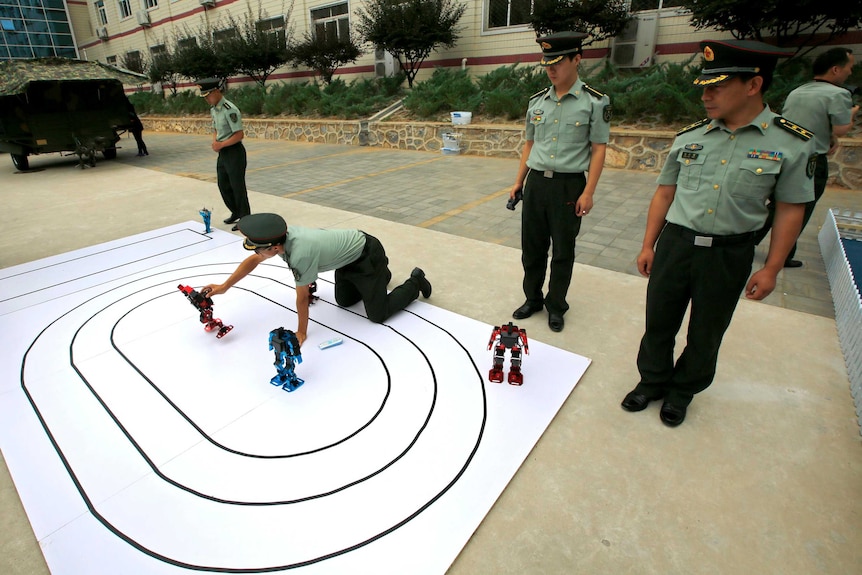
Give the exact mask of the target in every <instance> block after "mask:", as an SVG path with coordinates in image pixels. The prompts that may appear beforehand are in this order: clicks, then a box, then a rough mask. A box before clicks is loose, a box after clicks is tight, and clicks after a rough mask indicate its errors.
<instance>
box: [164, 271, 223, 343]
mask: <svg viewBox="0 0 862 575" xmlns="http://www.w3.org/2000/svg"><path fill="white" fill-rule="evenodd" d="M177 287H178V288H179V290H180V291H181V292H183V295H185V296H186V299H187V300H189V302H190V303H191V304H192V305H193V306H195V307H196V308H197V310H198V311H199V312H201V323H202V324H204V330H205V331H213V330H214V329H216V328H218V333H216V339H221V338H223V337H224V336H225V335H226V334H227V332H229V331H230V330H232V329H233V326H232V325H224V324H223V323H222V321H221V320H220V319H218V318H215V319H213V300H212V299H210V298H208V297H206V296H205V295H204V294H202V293H199V292H197V291H195V290H194V289H192V288H191V286H184V285H183V284H180V285H178V286H177Z"/></svg>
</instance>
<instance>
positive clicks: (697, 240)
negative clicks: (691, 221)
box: [694, 236, 712, 248]
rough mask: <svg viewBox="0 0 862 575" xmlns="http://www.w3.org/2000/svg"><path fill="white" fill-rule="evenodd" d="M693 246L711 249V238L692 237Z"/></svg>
mask: <svg viewBox="0 0 862 575" xmlns="http://www.w3.org/2000/svg"><path fill="white" fill-rule="evenodd" d="M694 245H696V246H700V247H702V248H711V247H712V238H711V237H709V236H694Z"/></svg>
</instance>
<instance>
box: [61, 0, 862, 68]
mask: <svg viewBox="0 0 862 575" xmlns="http://www.w3.org/2000/svg"><path fill="white" fill-rule="evenodd" d="M348 1H349V11H350V13H351V14H353V13H355V11H356V10H357V8H359V7H360V6H362V5H363V4H364V1H363V0H348ZM130 2H131V5H132V16H131V17H130V18H126V19H124V20H119V9H118V6H117V0H105V5H106V8H107V12H108V26H107V28H108V32H109V35H110V38H109V39H108V40H106V41H100V40H99V39H98V38H96V36H95V22H97V18H96V13H95V8H94V4H93V0H86V4H84V0H77V2H76V3H75V4H72V3H70V13H71V16H72V20H73V26H74V28H75V33H76V37H77V40H78V43H79V49H80V51H81V55H82V57H86V58H87V59H90V60H99V61H102V62H105V61H106V58H107V57H108V56H117V58H118V60H120V59H121V58H122V56H123V55H124V54H125V53H126V52H128V51H132V50H139V51H140V52H141V53H142V54H144V55H146V54H148V53H149V47H150V46H153V45H157V44H165V43H166V44H167V45H168V46H170V45H171V44H172V39H173V37H174V36H175V35H176V34H180V35H184V34H182V31H183V28H184V27H186V28H189V29H191V30H196V29H198V28H200V27H202V26H204V25H206V24H209V25H210V26H211V27H213V28H219V27H220V26H221V25H222V23H224V22H225V19H226V17H227V16H228V15H229V14H233V15H234V18H236V19H240V20H241V19H242V18H243V16H244V14H245V12H246V11H247V10H248V9H249V7H251V9H252V11H253V13H254V14H255V15H256V14H257V12H258V6H260V7H261V8H262V9H263V10H264V11H265V12H266V13H267V14H268V15H269V16H270V17H272V16H276V15H279V14H287V13H288V12H290V11H291V10H292V14H291V17H290V20H289V25H290V26H292V27H293V34H294V38H301V37H302V35H303V34H304V33H305V32H306V31H307V30H308V28H309V20H310V16H309V13H310V10H311V9H313V8H318V7H323V6H326V5H331V4H333V2H332V1H331V0H295V1H293V2H284V1H282V0H261V2H260V4H258V2H257V1H256V0H216V6H215V7H209V8H207V9H204V8H203V7H202V6H201V5H200V0H175V1H170V0H159V6H158V7H157V8H154V9H151V10H150V11H149V13H150V19H151V21H152V24H153V25H152V26H151V27H149V28H142V27H141V26H139V25H138V23H137V19H136V17H135V13H136V12H138V11H140V10H143V5H144V4H143V0H130ZM486 2H487V0H472V1H471V0H467V2H466V4H467V10H466V12H465V14H464V17H463V18H462V19H461V21H460V23H459V25H460V26H461V27H462V28H463V30H462V31H461V34H460V40H459V41H458V43H457V45H456V46H454V47H453V48H451V49H443V50H439V51H437V52H434V53H432V54H431V57H430V58H429V60H428V61H427V62H426V68H423V70H422V71H421V72H420V74H419V76H418V79H419V80H420V81H421V80H422V79H424V78H427V77H428V76H429V75H430V74H431V73H432V72H433V67H434V66H446V67H459V66H461V65H462V60H463V59H464V58H466V59H467V62H466V66H467V67H468V68H469V70H470V72H471V73H472V74H474V75H481V74H485V73H488V72H489V71H491V70H493V69H494V68H497V67H499V66H501V65H508V64H511V63H514V62H517V61H521V62H524V63H528V64H532V63H534V62H536V61H537V60H538V49H537V46H536V42H535V34H534V33H533V31H532V30H531V29H530V28H529V27H526V26H522V27H518V28H511V29H506V30H503V31H500V30H485V29H484V26H483V21H484V12H485V4H486ZM716 37H719V38H722V37H730V35H729V34H727V33H718V32H708V31H707V32H697V31H695V30H694V29H693V28H691V27H690V25H689V18H688V16H687V15H686V14H684V13H679V12H678V11H677V10H676V9H667V10H663V11H661V12H660V14H659V23H658V33H657V42H656V46H657V56H656V61H657V62H663V61H682V60H685V59H687V58H689V57H690V56H691V55H692V53H694V52H695V51H696V50H697V42H698V41H699V40H702V39H704V38H716ZM857 40H858V41H859V42H860V43H859V44H855V45H852V44H851V45H850V46H852V47H853V48H854V49H855V50H856V52H857V53H858V54H862V32H860V31H857V32H856V33H855V34H854V41H857ZM609 44H610V42H608V41H605V42H600V43H597V44H595V45H591V46H589V47H588V51H587V54H586V56H587V61H586V64H587V65H590V64H591V60H592V61H596V62H597V61H598V59H599V58H601V57H604V56H605V55H606V54H607V51H608V46H609ZM373 65H374V56H373V52H369V53H368V54H365V55H364V56H362V57H361V58H360V59H359V60H357V62H356V63H355V64H352V65H348V66H346V67H345V68H344V69H342V70H341V71H340V72H341V75H342V77H343V78H344V79H345V80H347V81H350V80H351V79H353V78H356V77H360V76H363V77H369V76H371V75H372V74H373V72H372V70H373ZM309 77H310V76H309V74H308V71H306V70H294V69H291V68H282V69H280V70H278V71H276V73H275V75H274V79H276V80H290V79H291V78H293V79H296V78H298V79H300V80H307V79H309ZM236 80H237V81H239V82H241V81H242V79H241V78H237V79H236Z"/></svg>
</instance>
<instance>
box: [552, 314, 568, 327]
mask: <svg viewBox="0 0 862 575" xmlns="http://www.w3.org/2000/svg"><path fill="white" fill-rule="evenodd" d="M564 325H566V322H565V320H564V319H563V316H561V315H560V314H558V313H549V314H548V327H549V328H551V331H563V326H564Z"/></svg>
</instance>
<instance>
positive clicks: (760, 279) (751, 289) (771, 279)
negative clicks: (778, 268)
mask: <svg viewBox="0 0 862 575" xmlns="http://www.w3.org/2000/svg"><path fill="white" fill-rule="evenodd" d="M775 283H776V279H775V274H774V273H772V272H770V271H769V270H766V269H760V270H758V271H756V272H755V273H754V275H752V276H751V278H749V280H748V284H747V285H746V286H745V297H746V299H753V300H757V301H759V300H762V299H763V298H765V297H766V296H768V295H769V294H771V293H772V290H774V289H775Z"/></svg>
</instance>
